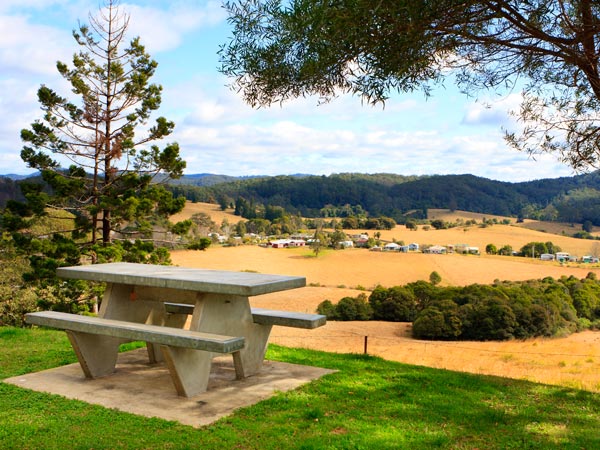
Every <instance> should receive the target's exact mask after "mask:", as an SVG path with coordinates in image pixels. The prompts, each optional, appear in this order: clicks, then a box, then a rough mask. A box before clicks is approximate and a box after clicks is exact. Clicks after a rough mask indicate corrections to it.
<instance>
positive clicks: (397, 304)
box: [369, 286, 417, 322]
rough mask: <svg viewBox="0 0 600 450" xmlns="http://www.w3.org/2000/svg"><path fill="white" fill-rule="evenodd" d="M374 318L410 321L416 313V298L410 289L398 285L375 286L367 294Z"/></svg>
mask: <svg viewBox="0 0 600 450" xmlns="http://www.w3.org/2000/svg"><path fill="white" fill-rule="evenodd" d="M369 304H370V305H371V307H372V308H373V319H374V320H388V321H391V322H412V321H413V319H414V318H415V316H416V313H417V299H416V297H415V295H414V294H413V293H412V291H411V290H410V289H407V288H405V287H400V286H394V287H391V288H388V289H386V288H384V287H383V286H377V287H376V288H375V289H374V290H373V291H372V292H371V295H370V296H369Z"/></svg>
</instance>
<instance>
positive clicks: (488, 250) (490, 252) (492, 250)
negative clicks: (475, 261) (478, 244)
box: [485, 244, 498, 255]
mask: <svg viewBox="0 0 600 450" xmlns="http://www.w3.org/2000/svg"><path fill="white" fill-rule="evenodd" d="M485 252H486V253H487V254H488V255H495V254H496V253H498V248H497V247H496V246H495V245H494V244H488V245H486V246H485Z"/></svg>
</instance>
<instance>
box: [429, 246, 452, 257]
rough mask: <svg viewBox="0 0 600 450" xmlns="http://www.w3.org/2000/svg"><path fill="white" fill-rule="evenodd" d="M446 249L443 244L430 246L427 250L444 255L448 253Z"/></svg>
mask: <svg viewBox="0 0 600 450" xmlns="http://www.w3.org/2000/svg"><path fill="white" fill-rule="evenodd" d="M446 251H447V250H446V247H443V246H441V245H432V246H431V247H429V248H428V249H427V251H426V252H427V253H433V254H436V255H443V254H445V253H446Z"/></svg>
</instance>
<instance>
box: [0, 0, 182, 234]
mask: <svg viewBox="0 0 600 450" xmlns="http://www.w3.org/2000/svg"><path fill="white" fill-rule="evenodd" d="M128 26H129V17H128V16H127V15H126V14H124V13H122V12H121V11H120V9H119V7H118V2H117V1H113V0H107V2H106V4H105V6H104V8H101V10H100V12H99V14H98V16H97V17H93V16H90V25H89V26H88V25H80V26H79V28H78V30H76V31H74V32H73V37H74V38H75V41H76V42H77V44H78V45H79V46H80V47H81V51H80V52H78V53H76V54H75V55H74V56H73V63H72V67H69V66H68V65H67V64H65V63H63V62H58V63H57V69H58V71H59V73H60V74H61V76H62V77H63V78H64V79H65V80H66V81H67V82H68V83H69V84H70V85H71V88H72V92H73V94H75V96H77V97H79V99H78V101H71V100H69V99H67V98H65V97H62V96H60V95H59V94H58V93H57V92H55V91H53V90H52V89H50V88H49V87H47V86H45V85H42V86H41V87H40V89H39V90H38V101H39V103H40V106H41V109H42V111H43V113H44V114H43V118H42V119H40V120H37V121H36V122H34V123H33V124H32V125H31V128H29V129H23V130H22V131H21V138H22V140H23V142H24V144H25V145H24V147H23V149H22V151H21V157H22V159H23V160H24V161H25V162H26V163H27V164H28V166H29V167H31V168H35V169H38V170H39V171H40V174H41V180H40V182H38V183H36V182H34V181H31V180H29V181H27V182H21V183H20V187H21V190H22V191H23V194H24V196H25V198H26V201H27V207H26V208H24V207H18V206H17V205H16V204H9V205H8V212H9V213H10V214H13V215H15V214H16V215H19V216H23V217H27V216H31V215H32V214H35V215H45V214H47V209H48V207H51V208H53V209H57V210H61V209H62V210H66V211H70V212H71V213H73V214H74V216H75V221H74V223H73V225H74V227H73V229H72V230H71V232H72V235H73V238H74V239H81V238H85V239H89V243H90V244H91V245H94V244H96V243H97V242H99V241H101V242H103V243H104V244H107V243H109V242H110V241H111V240H112V233H113V232H114V231H120V232H125V231H127V232H131V230H132V229H134V228H135V229H136V230H141V232H142V233H147V232H148V230H149V226H150V225H151V221H152V220H153V218H154V217H156V216H161V217H166V216H168V215H169V214H173V213H174V212H177V211H180V210H181V209H182V208H183V205H184V199H183V198H181V199H174V198H173V195H172V193H170V192H168V191H166V190H165V189H164V187H162V186H160V185H159V184H157V181H163V180H164V179H165V177H175V178H176V177H178V176H181V174H182V171H183V168H184V167H185V162H184V161H182V160H181V158H180V157H179V147H178V145H177V144H176V143H171V144H168V145H167V146H166V147H165V148H164V149H162V150H161V149H160V148H159V147H158V146H157V145H156V144H154V142H155V141H159V140H161V139H164V138H165V137H167V136H168V135H169V134H171V132H172V131H173V128H174V124H173V122H170V121H168V120H167V119H165V118H164V117H159V118H158V119H157V120H156V123H155V124H154V125H152V126H147V125H148V120H149V119H150V117H151V114H152V113H153V112H154V111H155V110H157V109H158V108H159V107H160V103H161V90H162V88H161V87H160V86H159V85H156V84H151V83H150V79H151V78H152V76H153V75H154V72H155V70H156V67H157V63H156V62H155V61H154V60H152V59H151V58H150V56H149V55H148V54H147V53H146V51H145V49H144V46H143V45H142V44H141V43H140V40H139V38H134V39H133V40H131V42H130V43H129V45H128V46H127V47H125V48H124V46H125V38H126V32H127V29H128ZM141 128H146V129H147V130H146V131H145V132H144V133H140V132H139V129H141ZM136 130H137V131H136ZM64 163H69V164H70V166H69V167H66V168H65V167H62V164H64ZM157 177H158V179H157ZM42 183H43V184H42ZM3 222H4V225H5V226H6V220H4V221H3ZM12 225H13V226H12V230H13V231H14V230H16V229H17V228H23V226H24V225H26V224H25V223H22V224H16V223H13V224H12ZM88 233H89V234H88ZM98 233H100V236H98ZM80 245H81V244H80Z"/></svg>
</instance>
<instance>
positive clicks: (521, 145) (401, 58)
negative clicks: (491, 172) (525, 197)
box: [220, 0, 600, 207]
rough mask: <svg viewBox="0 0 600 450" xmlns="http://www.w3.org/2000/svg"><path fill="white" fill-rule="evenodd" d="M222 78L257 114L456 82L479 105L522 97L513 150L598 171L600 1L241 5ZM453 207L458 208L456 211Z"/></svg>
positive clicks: (270, 0)
mask: <svg viewBox="0 0 600 450" xmlns="http://www.w3.org/2000/svg"><path fill="white" fill-rule="evenodd" d="M226 7H227V10H228V12H229V16H230V17H229V21H230V23H231V24H232V26H233V35H232V37H231V39H230V40H229V41H228V42H227V43H226V44H225V45H224V46H223V47H222V48H221V51H220V57H221V71H222V72H223V73H225V74H226V75H228V76H230V77H232V79H233V81H232V85H233V86H234V88H235V89H236V90H239V91H241V92H242V94H243V96H244V99H245V100H246V102H248V103H249V104H250V105H252V106H266V105H271V104H273V103H280V102H283V101H286V100H289V99H292V98H297V97H304V96H308V95H317V96H318V97H319V98H320V99H324V100H325V101H327V100H329V99H331V98H334V97H336V96H337V95H339V94H340V93H352V94H355V95H359V96H361V97H362V98H363V99H364V100H366V101H367V102H369V103H379V102H385V101H386V100H387V99H388V97H389V95H390V94H391V92H394V91H399V92H411V91H414V90H417V89H420V90H422V91H423V92H424V93H425V94H426V95H429V94H430V93H431V88H432V86H435V85H439V84H443V82H444V81H445V80H447V79H450V80H452V81H454V82H455V83H456V84H457V85H458V86H459V88H461V89H462V90H463V91H464V92H466V93H468V94H475V93H479V92H481V91H487V90H489V89H495V90H499V91H503V90H506V91H508V92H510V91H512V90H515V89H520V90H521V97H522V100H521V106H520V109H519V110H518V111H515V112H513V114H514V115H515V116H517V118H518V119H519V120H520V121H521V122H522V124H523V125H522V127H521V128H520V129H519V131H515V132H507V133H506V139H507V142H508V143H509V144H511V145H512V146H514V147H515V148H517V149H519V150H524V151H527V152H529V153H530V154H533V155H535V154H538V153H544V152H548V153H554V154H557V155H558V156H560V158H561V159H562V160H563V161H564V162H566V163H568V164H570V165H571V166H572V167H573V168H575V169H579V170H581V169H587V168H590V167H596V168H597V167H598V163H599V157H600V152H599V150H598V145H597V142H598V139H599V136H600V129H599V128H598V126H597V117H596V116H597V111H598V108H599V105H598V103H599V101H600V70H599V65H600V62H599V61H600V55H599V53H600V50H598V46H597V45H596V44H597V40H598V37H599V35H600V31H599V30H598V28H597V25H596V24H597V22H598V14H599V11H598V8H597V5H596V4H595V3H594V2H589V1H583V0H582V1H574V2H569V3H567V4H565V3H564V2H562V1H560V0H555V1H529V2H512V1H480V2H475V1H465V0H460V1H457V0H439V1H435V2H423V1H419V0H407V1H399V2H383V3H382V2H375V3H374V2H371V1H366V0H359V1H342V2H338V3H336V4H335V6H332V5H331V4H330V3H329V2H318V1H306V0H294V1H291V2H284V1H281V0H263V1H260V0H236V1H231V2H229V3H227V4H226ZM446 205H452V206H453V207H454V203H451V202H450V201H449V202H448V203H447V204H446Z"/></svg>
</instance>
